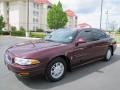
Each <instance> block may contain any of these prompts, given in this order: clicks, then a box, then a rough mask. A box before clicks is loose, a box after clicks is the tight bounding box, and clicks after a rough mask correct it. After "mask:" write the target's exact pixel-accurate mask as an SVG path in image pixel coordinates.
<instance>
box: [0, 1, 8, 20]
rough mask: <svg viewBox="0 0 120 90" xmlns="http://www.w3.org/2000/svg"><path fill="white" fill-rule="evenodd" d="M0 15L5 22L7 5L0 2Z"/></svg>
mask: <svg viewBox="0 0 120 90" xmlns="http://www.w3.org/2000/svg"><path fill="white" fill-rule="evenodd" d="M0 15H2V16H3V17H4V20H5V21H7V4H6V3H5V2H0Z"/></svg>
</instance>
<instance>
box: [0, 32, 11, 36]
mask: <svg viewBox="0 0 120 90" xmlns="http://www.w3.org/2000/svg"><path fill="white" fill-rule="evenodd" d="M0 35H10V32H9V31H0Z"/></svg>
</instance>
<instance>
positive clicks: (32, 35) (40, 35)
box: [30, 32, 46, 38]
mask: <svg viewBox="0 0 120 90" xmlns="http://www.w3.org/2000/svg"><path fill="white" fill-rule="evenodd" d="M30 36H31V37H33V38H44V37H45V36H46V34H45V33H40V32H31V33H30Z"/></svg>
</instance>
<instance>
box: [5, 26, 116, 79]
mask: <svg viewBox="0 0 120 90" xmlns="http://www.w3.org/2000/svg"><path fill="white" fill-rule="evenodd" d="M115 48H116V42H115V41H114V40H113V39H112V38H110V36H108V35H107V34H105V33H104V32H103V31H102V30H99V29H95V28H89V29H82V30H67V29H59V30H56V31H54V32H52V33H51V34H49V35H48V36H47V37H46V38H45V39H44V40H38V41H34V42H33V41H31V42H26V43H20V44H16V45H14V46H12V47H10V48H8V49H7V50H6V53H5V63H6V65H7V67H8V69H9V70H11V71H13V72H14V73H15V74H17V75H19V76H34V75H40V74H42V75H44V76H45V77H46V79H47V80H50V81H58V80H60V79H62V78H63V77H64V75H65V73H66V71H67V70H72V69H74V68H76V67H78V66H81V65H84V64H87V63H91V62H94V61H97V60H101V59H103V60H105V61H109V60H110V59H111V56H112V55H113V54H114V51H115Z"/></svg>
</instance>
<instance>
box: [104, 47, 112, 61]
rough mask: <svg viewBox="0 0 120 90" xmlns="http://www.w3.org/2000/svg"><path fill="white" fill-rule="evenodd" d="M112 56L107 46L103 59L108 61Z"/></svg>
mask: <svg viewBox="0 0 120 90" xmlns="http://www.w3.org/2000/svg"><path fill="white" fill-rule="evenodd" d="M111 57H112V49H111V48H108V50H107V52H106V55H105V61H110V60H111Z"/></svg>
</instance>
